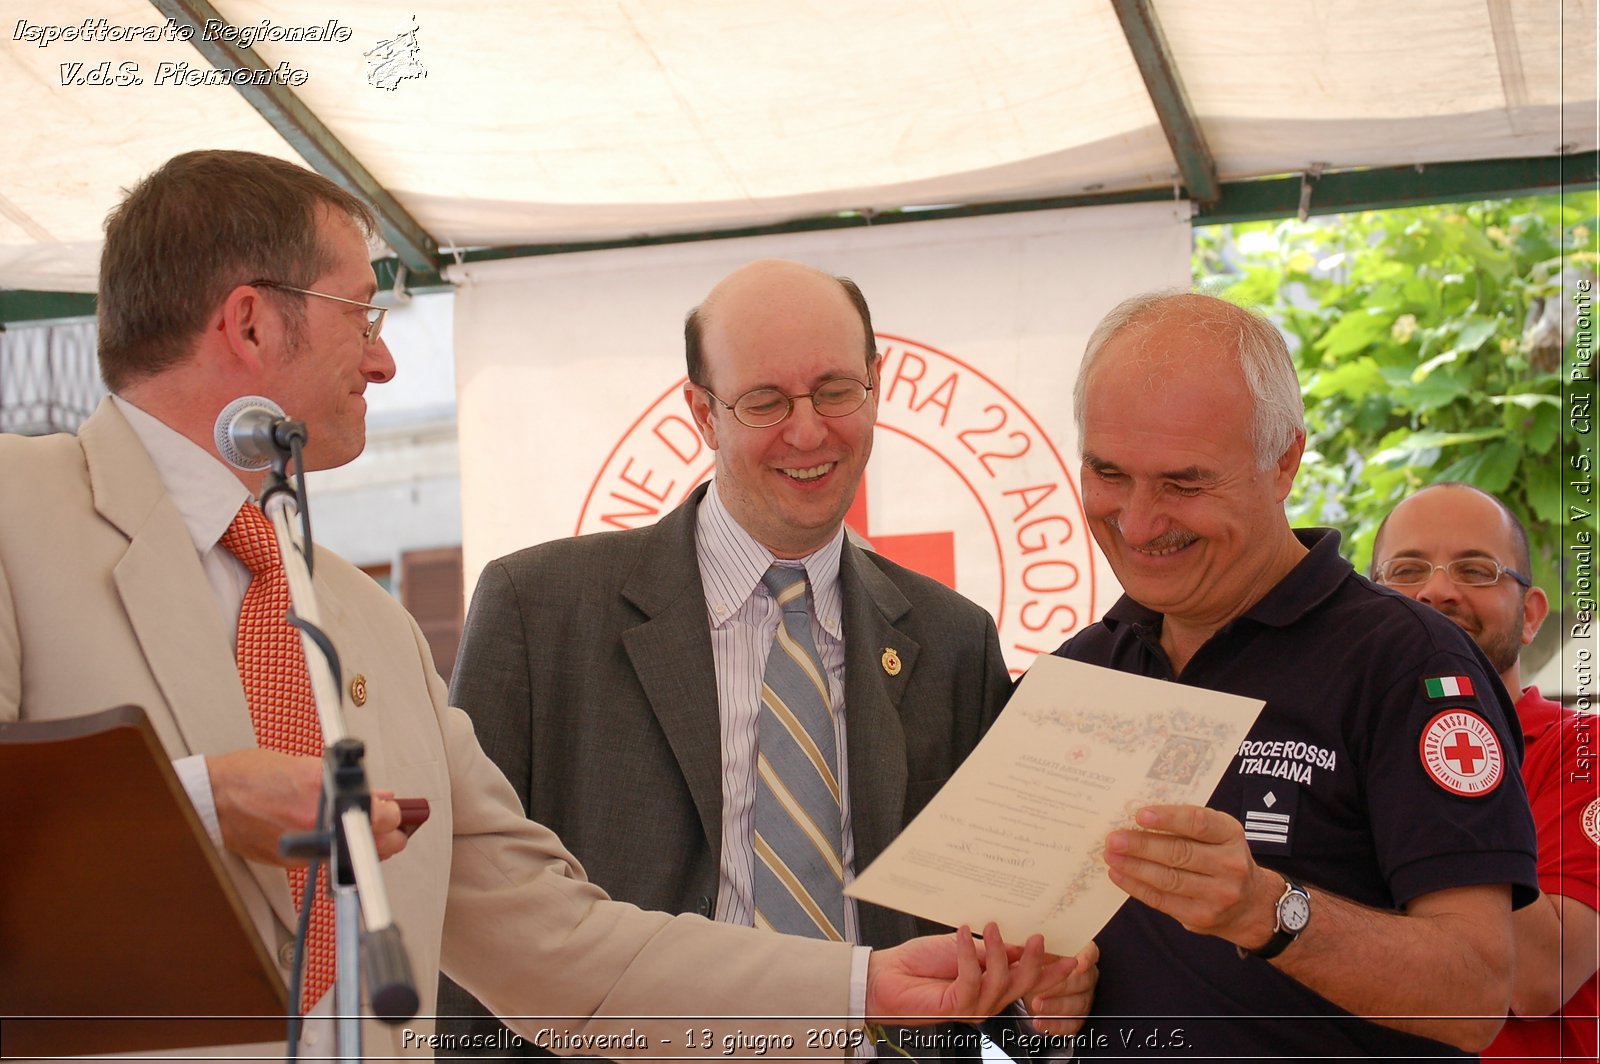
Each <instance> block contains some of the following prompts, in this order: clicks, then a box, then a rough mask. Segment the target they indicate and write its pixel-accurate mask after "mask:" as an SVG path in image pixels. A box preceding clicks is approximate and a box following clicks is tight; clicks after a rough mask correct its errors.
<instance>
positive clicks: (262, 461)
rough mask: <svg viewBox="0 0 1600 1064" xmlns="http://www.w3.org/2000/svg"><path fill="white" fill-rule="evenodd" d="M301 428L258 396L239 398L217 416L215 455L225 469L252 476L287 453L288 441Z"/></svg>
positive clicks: (279, 409) (301, 426)
mask: <svg viewBox="0 0 1600 1064" xmlns="http://www.w3.org/2000/svg"><path fill="white" fill-rule="evenodd" d="M295 435H299V436H300V438H301V440H302V442H303V441H304V439H305V428H304V426H303V425H301V424H300V423H299V422H297V421H291V420H290V419H289V418H288V417H287V416H285V414H284V412H283V407H281V406H279V405H278V404H277V403H275V402H273V401H272V400H271V399H268V398H267V397H266V396H262V395H245V396H240V397H239V398H238V399H235V400H234V401H233V402H231V403H229V404H228V405H227V406H225V407H223V408H222V413H220V414H218V415H217V426H216V430H215V440H216V444H217V451H218V453H219V454H221V455H222V458H223V460H224V461H225V462H227V463H228V464H229V465H231V466H233V467H234V468H236V469H242V470H244V471H245V472H247V473H254V472H258V471H260V470H263V469H266V468H267V467H268V466H270V465H271V464H272V460H273V459H274V458H276V457H277V456H278V455H279V454H283V453H285V452H287V451H288V449H289V441H290V439H291V438H292V437H294V436H295Z"/></svg>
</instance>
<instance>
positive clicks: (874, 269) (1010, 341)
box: [452, 203, 1190, 672]
mask: <svg viewBox="0 0 1600 1064" xmlns="http://www.w3.org/2000/svg"><path fill="white" fill-rule="evenodd" d="M1189 250H1190V229H1189V208H1188V205H1187V204H1184V203H1171V204H1165V203H1163V204H1139V205H1133V206H1123V207H1096V208H1086V209H1078V210H1072V211H1049V212H1035V213H1027V214H1012V215H1002V216H995V217H988V218H963V219H954V220H947V221H936V222H916V223H908V224H897V225H890V226H883V227H879V228H866V229H851V230H841V231H835V232H819V233H802V234H790V235H784V236H773V237H753V238H748V239H739V240H721V241H713V242H706V243H695V244H674V245H666V246H661V247H649V248H631V249H624V250H617V251H602V252H588V253H584V254H577V255H561V256H550V257H546V258H529V259H518V260H509V261H505V262H497V263H483V264H474V265H471V266H468V267H465V268H464V269H463V268H457V269H456V270H453V271H452V276H453V277H456V278H458V279H461V280H463V281H464V284H463V286H462V287H461V288H460V289H459V290H458V294H457V298H456V319H455V320H456V372H457V380H456V387H457V390H458V393H459V406H458V415H459V424H460V433H461V437H460V438H461V467H462V470H461V485H462V528H463V540H464V550H465V563H466V565H465V569H466V574H467V581H468V585H469V586H468V593H469V594H470V593H471V584H472V583H474V582H475V581H476V579H477V574H478V573H479V572H480V571H481V570H482V568H483V566H484V565H485V564H486V563H487V562H489V561H490V560H492V559H493V558H496V557H499V556H500V555H502V554H507V553H510V552H511V551H514V550H517V549H519V548H521V547H525V546H528V545H529V544H533V543H539V542H543V541H545V540H549V539H556V538H559V537H562V536H570V535H574V534H579V533H588V532H595V531H602V530H606V529H617V528H633V527H637V526H639V525H642V524H647V523H649V522H652V521H654V520H655V519H656V518H658V517H659V516H661V514H663V513H665V512H666V511H667V510H669V509H671V508H672V507H673V506H675V505H677V504H678V503H679V502H680V501H682V499H683V498H684V497H685V496H686V495H687V494H688V493H689V492H690V491H691V490H692V489H693V488H694V487H695V486H696V485H697V484H698V483H700V482H701V481H702V480H704V479H706V478H707V477H708V476H709V475H710V472H711V468H712V453H711V451H710V450H709V449H708V448H706V447H705V445H704V443H703V442H702V441H701V439H700V437H699V435H698V434H697V433H696V432H695V430H694V428H693V424H692V422H691V421H690V419H689V415H688V410H687V408H686V406H685V404H684V401H683V398H682V395H681V393H680V389H681V386H682V383H683V380H684V365H683V339H682V336H683V317H684V315H685V314H686V313H687V312H688V310H689V308H691V307H692V306H694V305H695V304H697V303H698V302H699V301H700V300H701V299H702V298H703V297H704V296H705V294H706V293H707V292H708V291H709V290H710V289H711V287H712V286H713V285H714V284H715V283H716V282H717V281H718V280H720V279H721V278H722V277H723V276H725V275H726V274H728V273H729V272H731V271H732V270H733V269H735V268H737V267H738V266H740V265H742V264H744V263H746V262H749V261H750V260H752V259H758V258H767V257H775V258H788V259H795V260H797V261H801V262H806V263H810V264H812V265H814V266H817V267H819V268H821V269H824V270H827V271H829V272H831V273H835V274H839V275H842V276H846V277H850V278H853V279H854V280H855V281H856V282H857V283H858V284H859V285H860V286H861V289H862V291H863V292H864V293H865V294H866V297H867V301H868V303H869V304H870V305H871V307H872V318H873V326H874V329H875V330H876V332H877V334H878V335H877V340H878V349H879V351H880V352H882V354H883V355H884V357H885V362H884V369H883V377H882V383H881V393H880V396H879V405H878V434H877V438H876V441H875V443H874V448H873V455H872V461H871V463H870V465H869V466H868V469H867V476H866V481H865V483H864V485H863V488H862V491H861V492H860V494H859V495H858V497H857V499H856V504H855V506H854V507H853V508H852V510H851V513H850V515H849V518H848V520H849V522H850V524H851V526H852V527H853V528H854V529H855V530H856V531H857V532H858V533H860V534H861V535H862V536H864V537H866V538H867V539H868V540H870V541H871V542H872V544H873V546H874V547H875V548H876V549H877V550H878V551H879V552H881V553H882V554H884V555H885V556H887V557H889V558H891V559H894V560H896V561H899V562H901V563H902V564H905V565H909V566H911V567H912V568H915V569H918V570H920V571H922V572H925V573H927V574H929V575H931V576H934V577H936V578H938V579H941V580H944V581H945V582H946V583H949V584H950V585H951V586H953V587H955V588H956V589H957V590H958V591H960V592H961V593H962V594H964V595H966V596H967V597H969V598H971V599H972V600H974V601H975V602H977V603H979V604H980V605H982V606H984V607H985V608H986V609H988V610H989V611H990V612H991V613H992V614H994V616H995V619H996V622H997V623H998V625H999V628H1000V637H1001V643H1002V645H1003V646H1004V647H1005V652H1006V658H1007V661H1008V662H1009V663H1010V665H1011V667H1012V669H1013V671H1014V672H1020V671H1021V670H1022V669H1024V668H1026V666H1027V665H1028V663H1029V662H1031V661H1032V659H1033V657H1034V656H1035V655H1036V654H1038V653H1040V652H1047V651H1050V650H1054V649H1055V648H1056V647H1057V646H1059V645H1060V644H1061V642H1062V641H1063V640H1064V639H1065V638H1066V637H1067V636H1068V635H1069V634H1071V633H1072V632H1074V631H1077V630H1078V629H1079V628H1081V627H1083V626H1084V625H1086V624H1088V623H1089V622H1090V621H1091V620H1094V619H1095V618H1097V617H1099V616H1100V614H1102V613H1104V612H1105V610H1106V608H1107V607H1108V606H1109V605H1110V604H1111V602H1113V601H1114V600H1115V596H1116V593H1117V589H1116V585H1115V582H1114V579H1113V577H1112V576H1111V573H1110V570H1109V569H1108V568H1107V567H1106V565H1105V562H1104V559H1103V558H1101V557H1099V555H1098V553H1097V552H1096V551H1095V549H1094V547H1093V543H1092V540H1091V538H1090V536H1089V534H1088V530H1087V528H1086V527H1085V525H1084V519H1083V508H1082V504H1081V502H1080V501H1079V494H1078V477H1077V471H1078V461H1077V430H1076V428H1075V426H1074V424H1073V420H1072V382H1073V378H1074V376H1075V374H1076V373H1077V367H1078V361H1079V358H1080V356H1081V355H1082V353H1083V345H1084V342H1085V341H1086V340H1087V338H1088V335H1089V332H1090V330H1091V329H1093V327H1094V325H1095V323H1096V322H1097V321H1098V320H1099V319H1100V317H1101V316H1102V315H1103V314H1104V313H1105V312H1106V311H1107V310H1109V309H1110V308H1111V307H1112V306H1114V305H1115V304H1116V303H1117V302H1118V301H1120V300H1121V299H1123V298H1125V297H1127V296H1130V295H1134V294H1136V293H1139V292H1144V291H1149V290H1151V289H1156V288H1186V287H1187V286H1188V284H1189Z"/></svg>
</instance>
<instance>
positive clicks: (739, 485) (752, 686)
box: [440, 260, 1092, 1030]
mask: <svg viewBox="0 0 1600 1064" xmlns="http://www.w3.org/2000/svg"><path fill="white" fill-rule="evenodd" d="M684 333H685V340H686V347H687V361H688V383H686V384H685V385H684V398H685V400H686V401H687V403H688V405H689V408H690V411H691V412H692V414H693V417H694V420H695V424H696V426H697V427H698V429H699V431H700V433H701V435H702V436H703V437H704V439H705V441H706V443H707V444H708V445H709V446H710V447H711V449H712V450H713V451H714V452H715V454H716V473H715V479H714V480H713V481H712V482H711V483H710V484H709V485H703V486H701V487H700V488H699V489H697V490H696V491H695V492H694V493H693V494H692V495H691V496H690V498H689V499H688V500H687V501H686V502H685V503H684V504H683V505H681V506H679V507H678V508H677V509H676V510H674V511H672V512H671V513H670V514H668V515H667V516H666V517H665V518H663V519H662V520H661V521H660V522H659V523H657V524H656V525H653V526H651V527H648V528H641V529H633V530H629V531H624V532H609V533H601V534H596V535H590V536H584V537H580V538H577V539H569V540H561V541H557V542H553V543H545V544H541V545H539V546H535V547H532V548H529V549H527V550H523V551H520V552H518V553H516V554H513V555H510V556H508V557H505V558H501V559H499V560H498V561H495V562H492V563H490V564H489V566H488V567H487V568H486V569H485V570H484V572H483V575H482V577H481V578H480V580H479V582H478V586H477V591H476V592H475V594H474V597H473V602H472V609H471V612H470V615H469V617H468V620H467V627H466V633H465V637H464V639H463V641H462V644H461V652H460V657H459V660H458V664H457V667H456V673H455V680H454V685H453V687H452V690H451V696H452V701H453V702H455V703H456V704H457V705H459V706H461V707H462V708H463V709H465V710H466V711H467V712H468V713H469V714H470V715H471V716H472V718H473V721H474V723H475V725H476V727H477V730H478V735H479V737H480V739H481V741H482V743H483V746H484V749H485V750H486V751H487V752H488V753H489V755H490V757H491V758H493V759H494V760H495V762H496V763H497V764H499V766H500V767H501V768H502V769H503V770H504V771H505V773H506V775H507V777H508V778H509V779H510V780H511V783H512V785H513V787H515V789H516V790H517V793H518V795H519V796H520V797H521V799H522V801H523V804H524V805H525V806H526V808H527V811H528V814H529V816H531V817H533V818H535V819H537V820H539V821H541V822H543V823H546V824H548V825H550V827H551V828H553V829H554V830H555V831H557V832H559V833H560V835H561V837H562V839H563V840H565V841H566V843H567V845H568V846H570V847H571V848H572V850H573V852H574V853H575V854H576V855H577V856H578V858H579V860H580V861H582V863H583V866H584V868H585V870H586V871H587V873H588V874H589V875H590V876H591V877H592V878H593V879H594V881H595V882H597V883H600V884H602V885H603V886H604V887H605V888H606V889H607V890H608V891H610V892H611V893H612V895H613V896H614V897H617V898H621V899H626V900H628V901H631V902H634V903H635V904H637V905H639V906H642V907H644V908H647V909H660V910H664V911H667V912H697V913H700V914H703V915H706V916H713V917H714V918H715V919H718V920H724V921H728V922H732V923H744V924H750V923H751V922H752V921H753V920H754V921H756V922H758V923H764V922H766V921H765V920H764V919H763V918H762V917H761V916H759V915H758V913H757V911H756V910H757V908H758V906H757V905H756V903H755V899H754V897H753V895H754V893H755V889H754V887H753V882H752V881H753V879H754V878H755V872H754V871H753V869H754V867H755V866H757V865H758V864H759V862H758V861H757V860H756V859H755V858H754V856H753V836H754V834H755V831H754V824H755V821H756V817H755V814H754V812H753V808H754V806H755V804H756V800H755V799H756V791H757V782H756V775H757V768H756V765H757V762H758V760H760V759H761V758H760V754H759V753H758V751H757V749H756V747H757V741H756V740H757V735H758V726H757V720H756V718H757V716H758V714H759V705H758V704H759V701H760V698H761V686H762V680H763V664H764V662H765V660H766V654H767V650H768V647H769V646H771V645H772V642H773V635H774V631H775V629H776V628H777V625H778V609H777V606H776V605H774V603H773V599H772V597H771V595H769V593H768V592H767V591H766V590H765V589H764V587H763V584H762V581H761V577H762V574H763V573H764V572H765V571H766V570H767V569H768V568H769V566H772V565H774V563H779V564H781V562H782V561H783V560H801V563H802V564H803V565H804V568H805V570H806V577H807V579H808V581H809V584H810V588H809V594H810V606H811V610H812V621H811V630H812V634H813V636H814V637H815V641H816V649H817V652H818V654H819V657H820V662H821V664H822V665H823V666H824V668H825V670H826V672H827V674H828V686H829V687H830V688H831V693H832V695H833V704H834V707H835V710H836V714H835V718H834V721H835V724H834V733H835V738H836V740H837V751H838V755H837V756H838V762H839V769H840V776H841V779H840V780H839V781H838V782H839V785H840V788H841V791H842V793H843V800H842V801H841V802H840V806H841V809H840V812H841V814H842V820H843V830H842V847H843V855H842V856H843V868H844V879H845V881H846V882H848V880H849V879H850V878H851V877H852V876H853V875H854V873H855V872H857V871H860V870H861V869H864V868H865V867H866V866H867V865H868V864H869V863H870V862H871V861H872V860H873V859H874V858H875V857H877V855H878V854H879V853H880V852H881V851H882V850H883V848H884V847H885V846H886V845H887V844H888V843H889V841H890V840H891V839H893V838H894V836H895V835H896V834H898V833H899V831H900V830H901V829H902V828H903V827H904V826H905V825H906V824H907V823H908V822H909V821H910V819H911V818H912V817H913V816H914V815H915V814H916V813H917V812H918V811H919V810H920V809H921V808H922V807H923V806H924V805H925V804H926V803H927V801H928V799H929V798H930V797H931V796H932V795H933V794H934V792H935V791H937V790H938V789H939V787H940V786H941V785H942V784H943V783H944V782H945V780H946V779H947V778H948V777H949V776H950V773H951V772H952V771H953V770H954V769H955V767H956V766H957V765H958V764H960V762H961V761H962V759H963V758H964V757H965V756H966V755H967V753H968V752H969V751H970V750H971V749H972V748H973V746H974V745H975V744H976V743H977V741H978V739H979V738H980V737H981V736H982V735H983V733H984V731H985V730H986V729H987V728H988V726H989V724H990V723H991V722H992V721H993V719H994V717H995V714H996V713H997V712H998V711H999V709H1000V707H1001V706H1002V704H1003V703H1004V702H1005V699H1006V697H1007V695H1008V694H1009V692H1010V687H1011V684H1010V680H1009V677H1008V675H1007V671H1006V666H1005V662H1004V660H1003V658H1002V657H1001V652H1000V645H999V638H998V636H997V634H996V631H995V625H994V621H993V620H992V619H991V618H990V616H989V615H988V614H987V613H986V612H985V611H984V610H982V609H981V608H979V607H978V606H976V605H974V604H973V603H972V602H970V601H968V600H967V599H965V598H963V597H961V596H960V595H958V594H956V593H955V592H954V591H952V590H950V589H949V588H947V587H945V586H944V585H942V584H940V583H938V582H937V581H934V580H932V579H929V578H928V577H925V576H922V575H920V574H918V573H914V572H912V571H910V570H908V569H905V568H902V567H901V566H899V565H896V564H894V563H893V562H890V561H888V560H886V559H884V558H882V557H880V556H879V555H877V554H875V553H873V552H871V551H868V550H863V549H862V548H861V547H859V546H857V545H856V544H855V543H852V542H851V541H850V540H849V539H848V538H847V537H846V535H845V530H844V516H845V512H846V511H847V510H848V509H849V506H850V503H851V501H852V500H853V499H854V497H855V493H856V490H857V488H858V487H859V485H860V483H861V477H862V474H863V472H864V471H865V468H866V464H867V459H868V457H869V455H870V454H871V451H872V437H873V427H874V423H875V421H876V416H877V391H876V389H877V385H878V373H879V368H880V362H881V360H880V358H879V356H878V354H877V351H876V349H875V346H874V341H873V332H872V323H871V317H870V314H869V311H868V309H867V304H866V301H865V299H864V298H863V297H862V295H861V293H860V291H859V289H857V288H856V286H855V285H854V284H853V283H851V282H850V281H848V280H843V279H840V278H836V277H832V276H830V275H828V274H825V273H822V272H820V271H818V270H815V269H812V268H811V267H808V266H803V265H800V264H798V263H792V262H781V261H770V260H769V261H761V262H755V263H751V264H749V265H747V266H745V267H743V268H741V269H739V270H737V271H735V272H734V273H733V274H731V275H730V276H728V277H727V278H726V279H724V280H723V281H722V282H721V283H719V284H718V285H717V286H716V287H715V288H714V289H713V290H712V292H711V293H710V295H709V296H708V297H707V298H706V300H705V302H704V303H703V304H702V305H701V306H700V307H697V308H695V310H693V311H691V312H690V314H689V317H688V320H687V321H686V323H685V328H684ZM773 653H777V651H776V650H774V651H773ZM841 707H842V708H841ZM844 925H845V926H844V928H843V929H842V930H841V932H840V934H841V937H843V938H845V939H849V940H854V941H857V942H860V943H863V944H867V945H884V946H887V945H892V944H894V943H897V942H902V941H904V940H906V939H907V938H910V937H912V936H913V935H916V934H918V933H919V932H920V931H921V930H923V928H921V927H919V921H917V920H916V919H914V918H913V917H910V916H907V915H905V914H903V913H898V912H894V911H891V910H888V909H884V908H880V907H877V906H873V905H869V904H864V903H863V904H859V905H858V904H857V903H856V902H854V901H853V900H849V899H847V900H846V902H845V911H844ZM813 933H816V934H829V935H831V934H833V933H834V930H833V929H828V930H826V931H822V932H813ZM1090 971H1091V966H1086V968H1085V972H1086V973H1088V972H1090ZM1085 978H1086V979H1092V976H1091V975H1087V974H1086V976H1085ZM473 1011H475V1010H474V1003H473V1002H471V999H470V998H467V997H466V995H464V994H462V993H461V992H460V991H459V990H457V989H455V988H449V989H448V990H447V992H446V994H445V995H444V996H443V997H441V1001H440V1012H441V1015H449V1014H451V1013H453V1012H460V1013H463V1014H470V1013H472V1012H473ZM480 1014H481V1013H480ZM443 1023H444V1026H445V1029H446V1030H450V1029H452V1028H453V1029H457V1030H482V1029H487V1027H486V1026H485V1025H488V1024H492V1023H493V1021H492V1020H488V1019H483V1020H445V1021H443Z"/></svg>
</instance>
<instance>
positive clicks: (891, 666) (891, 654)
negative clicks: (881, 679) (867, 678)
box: [883, 647, 900, 676]
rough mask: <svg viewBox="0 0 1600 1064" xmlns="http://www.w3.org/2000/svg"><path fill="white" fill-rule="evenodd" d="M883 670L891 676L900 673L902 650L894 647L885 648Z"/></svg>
mask: <svg viewBox="0 0 1600 1064" xmlns="http://www.w3.org/2000/svg"><path fill="white" fill-rule="evenodd" d="M883 671H884V672H886V673H888V674H889V675H890V676H899V675H900V652H899V651H898V650H896V649H895V648H894V647H884V648H883Z"/></svg>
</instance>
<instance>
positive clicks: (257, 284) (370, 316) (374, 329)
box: [249, 281, 389, 344]
mask: <svg viewBox="0 0 1600 1064" xmlns="http://www.w3.org/2000/svg"><path fill="white" fill-rule="evenodd" d="M249 287H251V288H281V289H283V290H284V291H285V292H299V293H300V294H301V295H303V296H317V297H319V298H322V299H331V300H333V301H334V302H336V303H348V304H350V305H351V306H352V307H364V308H366V311H367V328H366V331H365V332H363V333H362V335H363V336H364V337H366V340H367V343H369V344H375V343H377V342H378V334H379V333H380V332H382V331H383V318H384V315H386V314H388V313H389V308H388V307H380V306H378V305H377V304H376V303H363V302H361V300H359V299H346V298H345V297H344V296H330V295H329V294H328V293H326V292H313V291H312V290H311V289H309V288H296V287H295V286H294V285H292V284H279V283H278V282H277V281H251V282H250V283H249Z"/></svg>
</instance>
